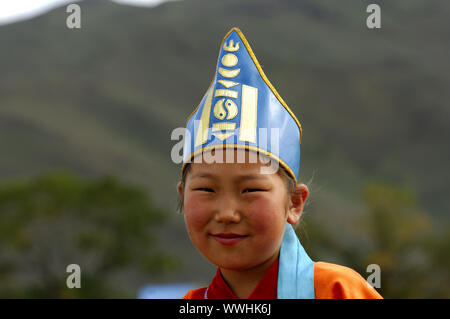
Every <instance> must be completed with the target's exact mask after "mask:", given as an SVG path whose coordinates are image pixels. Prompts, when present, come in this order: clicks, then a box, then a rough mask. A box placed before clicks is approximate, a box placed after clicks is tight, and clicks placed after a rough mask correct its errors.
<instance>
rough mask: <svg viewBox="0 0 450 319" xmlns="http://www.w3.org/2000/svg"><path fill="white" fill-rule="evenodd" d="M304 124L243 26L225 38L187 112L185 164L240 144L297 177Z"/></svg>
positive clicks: (241, 146) (239, 146) (234, 29)
mask: <svg viewBox="0 0 450 319" xmlns="http://www.w3.org/2000/svg"><path fill="white" fill-rule="evenodd" d="M301 136H302V127H301V125H300V123H299V121H298V120H297V118H296V117H295V115H294V113H292V111H291V110H290V109H289V107H288V106H287V104H286V103H285V102H284V101H283V99H282V98H281V96H280V95H279V94H278V92H277V91H276V90H275V88H274V87H273V85H272V84H271V83H270V82H269V79H268V78H267V77H266V75H265V74H264V72H263V70H262V68H261V65H260V64H259V63H258V60H257V59H256V57H255V54H254V53H253V51H252V49H251V48H250V45H249V44H248V42H247V40H246V38H245V37H244V35H243V33H242V32H241V30H239V29H238V28H232V29H231V30H230V31H229V32H228V33H227V34H226V35H225V38H224V39H223V40H222V43H221V45H220V52H219V57H218V61H217V66H216V72H215V75H214V78H213V80H212V82H211V85H210V86H209V88H208V90H207V92H206V94H205V96H204V97H203V99H202V101H201V102H200V104H199V105H198V106H197V107H196V108H195V110H194V111H193V112H192V114H191V115H190V116H189V118H188V120H187V124H186V134H185V140H184V149H183V167H182V173H183V171H184V169H185V167H186V164H187V163H189V162H191V161H192V159H193V158H194V157H195V156H196V155H197V154H199V153H202V152H205V151H207V150H210V149H212V148H217V147H224V148H241V149H248V150H253V151H257V152H259V153H262V154H265V155H267V156H269V157H270V158H272V159H275V160H277V161H278V162H279V163H280V164H281V165H282V166H283V167H284V168H285V169H286V171H287V172H288V173H289V175H290V176H291V177H292V178H293V179H294V180H295V181H296V182H297V176H298V174H299V167H300V142H301Z"/></svg>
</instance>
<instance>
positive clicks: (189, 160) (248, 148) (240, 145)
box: [181, 144, 297, 184]
mask: <svg viewBox="0 0 450 319" xmlns="http://www.w3.org/2000/svg"><path fill="white" fill-rule="evenodd" d="M220 148H222V149H228V148H233V149H245V150H250V151H255V152H260V153H263V154H264V155H266V156H268V157H271V158H273V159H274V160H276V161H278V162H279V163H280V164H281V165H282V166H283V168H285V169H286V170H287V171H288V173H289V175H290V176H291V177H292V178H293V179H294V181H295V184H297V177H296V176H295V175H294V172H292V170H291V168H290V167H289V165H287V164H286V163H285V162H284V161H283V160H282V159H281V158H279V157H278V156H276V155H274V154H272V153H271V152H268V151H266V150H263V149H261V148H259V147H255V146H252V145H243V144H216V145H208V146H204V147H202V148H201V149H198V150H196V151H194V152H193V153H191V155H190V156H189V159H188V160H187V161H185V162H184V163H183V167H182V168H181V176H183V172H184V169H185V168H186V165H187V164H189V163H191V161H192V159H193V158H194V157H195V156H196V155H198V154H200V153H203V152H206V151H209V150H212V149H220ZM194 163H195V162H194Z"/></svg>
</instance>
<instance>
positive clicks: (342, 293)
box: [314, 262, 383, 299]
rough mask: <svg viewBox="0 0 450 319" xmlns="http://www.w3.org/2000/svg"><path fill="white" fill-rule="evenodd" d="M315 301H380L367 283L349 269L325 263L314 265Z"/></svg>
mask: <svg viewBox="0 0 450 319" xmlns="http://www.w3.org/2000/svg"><path fill="white" fill-rule="evenodd" d="M314 289H315V294H316V298H317V299H381V298H383V297H382V296H381V295H380V294H379V293H378V292H377V291H376V290H375V289H374V288H373V287H371V286H370V285H369V284H368V283H367V281H366V280H365V279H364V278H363V277H362V276H361V275H360V274H358V273H357V272H356V271H354V270H353V269H351V268H348V267H345V266H341V265H336V264H330V263H325V262H316V263H314Z"/></svg>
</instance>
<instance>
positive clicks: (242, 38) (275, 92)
mask: <svg viewBox="0 0 450 319" xmlns="http://www.w3.org/2000/svg"><path fill="white" fill-rule="evenodd" d="M233 31H236V32H237V34H238V35H239V37H240V38H241V40H242V42H243V43H244V45H245V48H246V49H247V51H248V53H249V54H250V57H251V58H252V60H253V63H254V64H255V66H256V68H257V69H258V72H259V75H260V76H261V77H262V79H263V80H264V82H266V84H267V86H268V87H269V88H270V90H271V91H272V93H273V94H274V95H275V96H276V98H277V99H278V101H279V102H280V103H281V105H283V107H284V108H285V109H286V111H288V113H289V114H290V115H291V116H292V118H293V119H294V121H295V123H297V126H298V128H299V130H300V144H301V143H302V134H303V130H302V126H301V124H300V122H299V121H298V119H297V117H296V116H295V114H294V113H293V112H292V111H291V109H290V108H289V106H288V105H287V104H286V102H284V100H283V98H282V97H281V96H280V94H278V92H277V90H276V89H275V88H274V86H273V85H272V83H270V81H269V79H268V78H267V76H266V75H265V74H264V71H263V69H262V67H261V65H260V64H259V62H258V59H256V56H255V54H254V53H253V50H252V48H251V47H250V44H249V43H248V41H247V39H246V38H245V36H244V34H243V33H242V32H241V30H240V29H239V28H236V27H234V28H232V29H231V30H230V31H228V33H227V34H226V35H225V37H224V38H223V40H222V42H221V43H220V47H219V48H220V50H221V49H222V46H223V43H224V42H225V39H226V38H227V37H228V36H229V35H230V33H231V32H233ZM220 50H219V55H220ZM216 76H217V72H215V73H214V77H213V79H212V81H211V84H210V85H209V87H208V90H207V91H206V92H207V93H208V91H209V89H210V88H211V86H212V85H213V83H214V80H215V79H216ZM205 95H206V94H205ZM202 100H203V98H202ZM201 103H202V102H201V101H200V103H199V104H198V105H197V107H196V108H195V109H194V111H193V112H192V113H191V115H189V117H188V118H187V121H186V126H187V123H188V122H189V119H190V118H191V117H192V115H194V113H195V112H197V110H198V108H199V107H200V104H201Z"/></svg>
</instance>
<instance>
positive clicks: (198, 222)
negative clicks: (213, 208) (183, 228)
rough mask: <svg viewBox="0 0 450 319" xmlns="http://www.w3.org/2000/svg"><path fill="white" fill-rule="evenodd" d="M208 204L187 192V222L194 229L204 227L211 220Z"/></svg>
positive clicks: (185, 203)
mask: <svg viewBox="0 0 450 319" xmlns="http://www.w3.org/2000/svg"><path fill="white" fill-rule="evenodd" d="M208 211H209V210H208V205H207V204H205V202H204V201H202V200H200V199H199V198H196V196H192V195H189V194H187V196H186V197H185V202H184V213H185V219H186V223H187V224H188V227H190V228H191V229H192V230H198V229H201V228H202V227H204V226H205V225H206V224H207V222H208V220H209V213H208Z"/></svg>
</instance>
